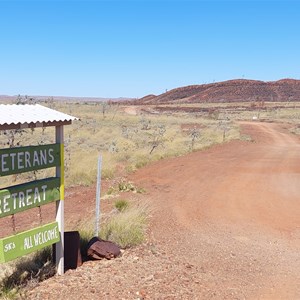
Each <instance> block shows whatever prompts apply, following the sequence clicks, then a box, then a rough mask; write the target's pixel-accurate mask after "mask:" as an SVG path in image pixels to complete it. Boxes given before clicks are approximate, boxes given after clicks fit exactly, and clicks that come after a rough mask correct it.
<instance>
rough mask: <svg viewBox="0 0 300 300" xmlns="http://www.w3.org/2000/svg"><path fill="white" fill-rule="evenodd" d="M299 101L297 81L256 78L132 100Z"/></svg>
mask: <svg viewBox="0 0 300 300" xmlns="http://www.w3.org/2000/svg"><path fill="white" fill-rule="evenodd" d="M249 101H272V102H273V101H274V102H276V101H279V102H281V101H300V80H296V79H281V80H278V81H267V82H265V81H258V80H247V79H236V80H228V81H223V82H216V83H210V84H202V85H190V86H185V87H180V88H176V89H173V90H170V91H168V92H166V93H163V94H161V95H159V96H155V95H148V96H145V97H143V98H141V99H138V100H136V101H135V103H139V104H170V103H203V102H249Z"/></svg>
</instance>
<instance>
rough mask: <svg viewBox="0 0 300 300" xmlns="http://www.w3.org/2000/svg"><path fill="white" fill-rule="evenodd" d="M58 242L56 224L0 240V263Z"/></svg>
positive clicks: (58, 236)
mask: <svg viewBox="0 0 300 300" xmlns="http://www.w3.org/2000/svg"><path fill="white" fill-rule="evenodd" d="M59 241H60V235H59V230H58V223H57V222H54V223H50V224H47V225H44V226H42V227H38V228H35V229H32V230H28V231H24V232H22V233H19V234H16V235H13V236H10V237H6V238H3V239H0V263H3V262H8V261H11V260H13V259H15V258H18V257H21V256H23V255H26V254H29V253H31V252H34V251H36V250H40V249H42V248H44V247H46V246H49V245H52V244H54V243H57V242H59Z"/></svg>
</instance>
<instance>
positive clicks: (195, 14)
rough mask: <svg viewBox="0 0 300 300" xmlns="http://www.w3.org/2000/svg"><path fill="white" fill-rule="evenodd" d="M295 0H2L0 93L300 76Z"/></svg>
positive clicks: (137, 88) (122, 91) (94, 91)
mask: <svg viewBox="0 0 300 300" xmlns="http://www.w3.org/2000/svg"><path fill="white" fill-rule="evenodd" d="M299 30H300V2H298V1H242V0H241V1H225V0H223V1H172V0H164V1H158V0H156V1H150V0H148V1H142V0H140V1H138V0H136V1H126V0H123V1H113V0H112V1H70V0H69V1H59V0H56V1H45V0H40V1H25V0H23V1H14V0H10V1H3V0H0V95H1V94H2V95H3V94H6V95H17V94H27V95H53V96H58V95H61V96H95V97H142V96H144V95H147V94H161V93H163V92H164V91H165V90H166V89H168V90H170V89H172V88H176V87H179V86H185V85H190V84H202V83H209V82H214V81H224V80H228V79H235V78H247V79H257V80H266V81H273V80H278V79H281V78H296V79H300V58H299V56H300V33H299Z"/></svg>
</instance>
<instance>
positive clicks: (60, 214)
mask: <svg viewBox="0 0 300 300" xmlns="http://www.w3.org/2000/svg"><path fill="white" fill-rule="evenodd" d="M63 128H64V127H63V126H56V127H55V136H56V143H57V144H60V166H58V167H56V177H59V178H60V200H59V201H57V202H56V221H57V222H58V229H59V232H60V241H59V242H58V243H56V244H55V255H56V257H55V263H56V269H57V273H58V275H63V274H64V131H63Z"/></svg>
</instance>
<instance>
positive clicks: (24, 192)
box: [0, 178, 60, 218]
mask: <svg viewBox="0 0 300 300" xmlns="http://www.w3.org/2000/svg"><path fill="white" fill-rule="evenodd" d="M59 188H60V179H59V178H47V179H42V180H37V181H32V182H28V183H25V184H20V185H15V186H11V187H8V188H5V189H2V190H0V218H2V217H5V216H9V215H13V214H15V213H18V212H21V211H24V210H27V209H30V208H33V207H37V206H41V205H44V204H47V203H50V202H54V201H58V200H59V199H60V190H59Z"/></svg>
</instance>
